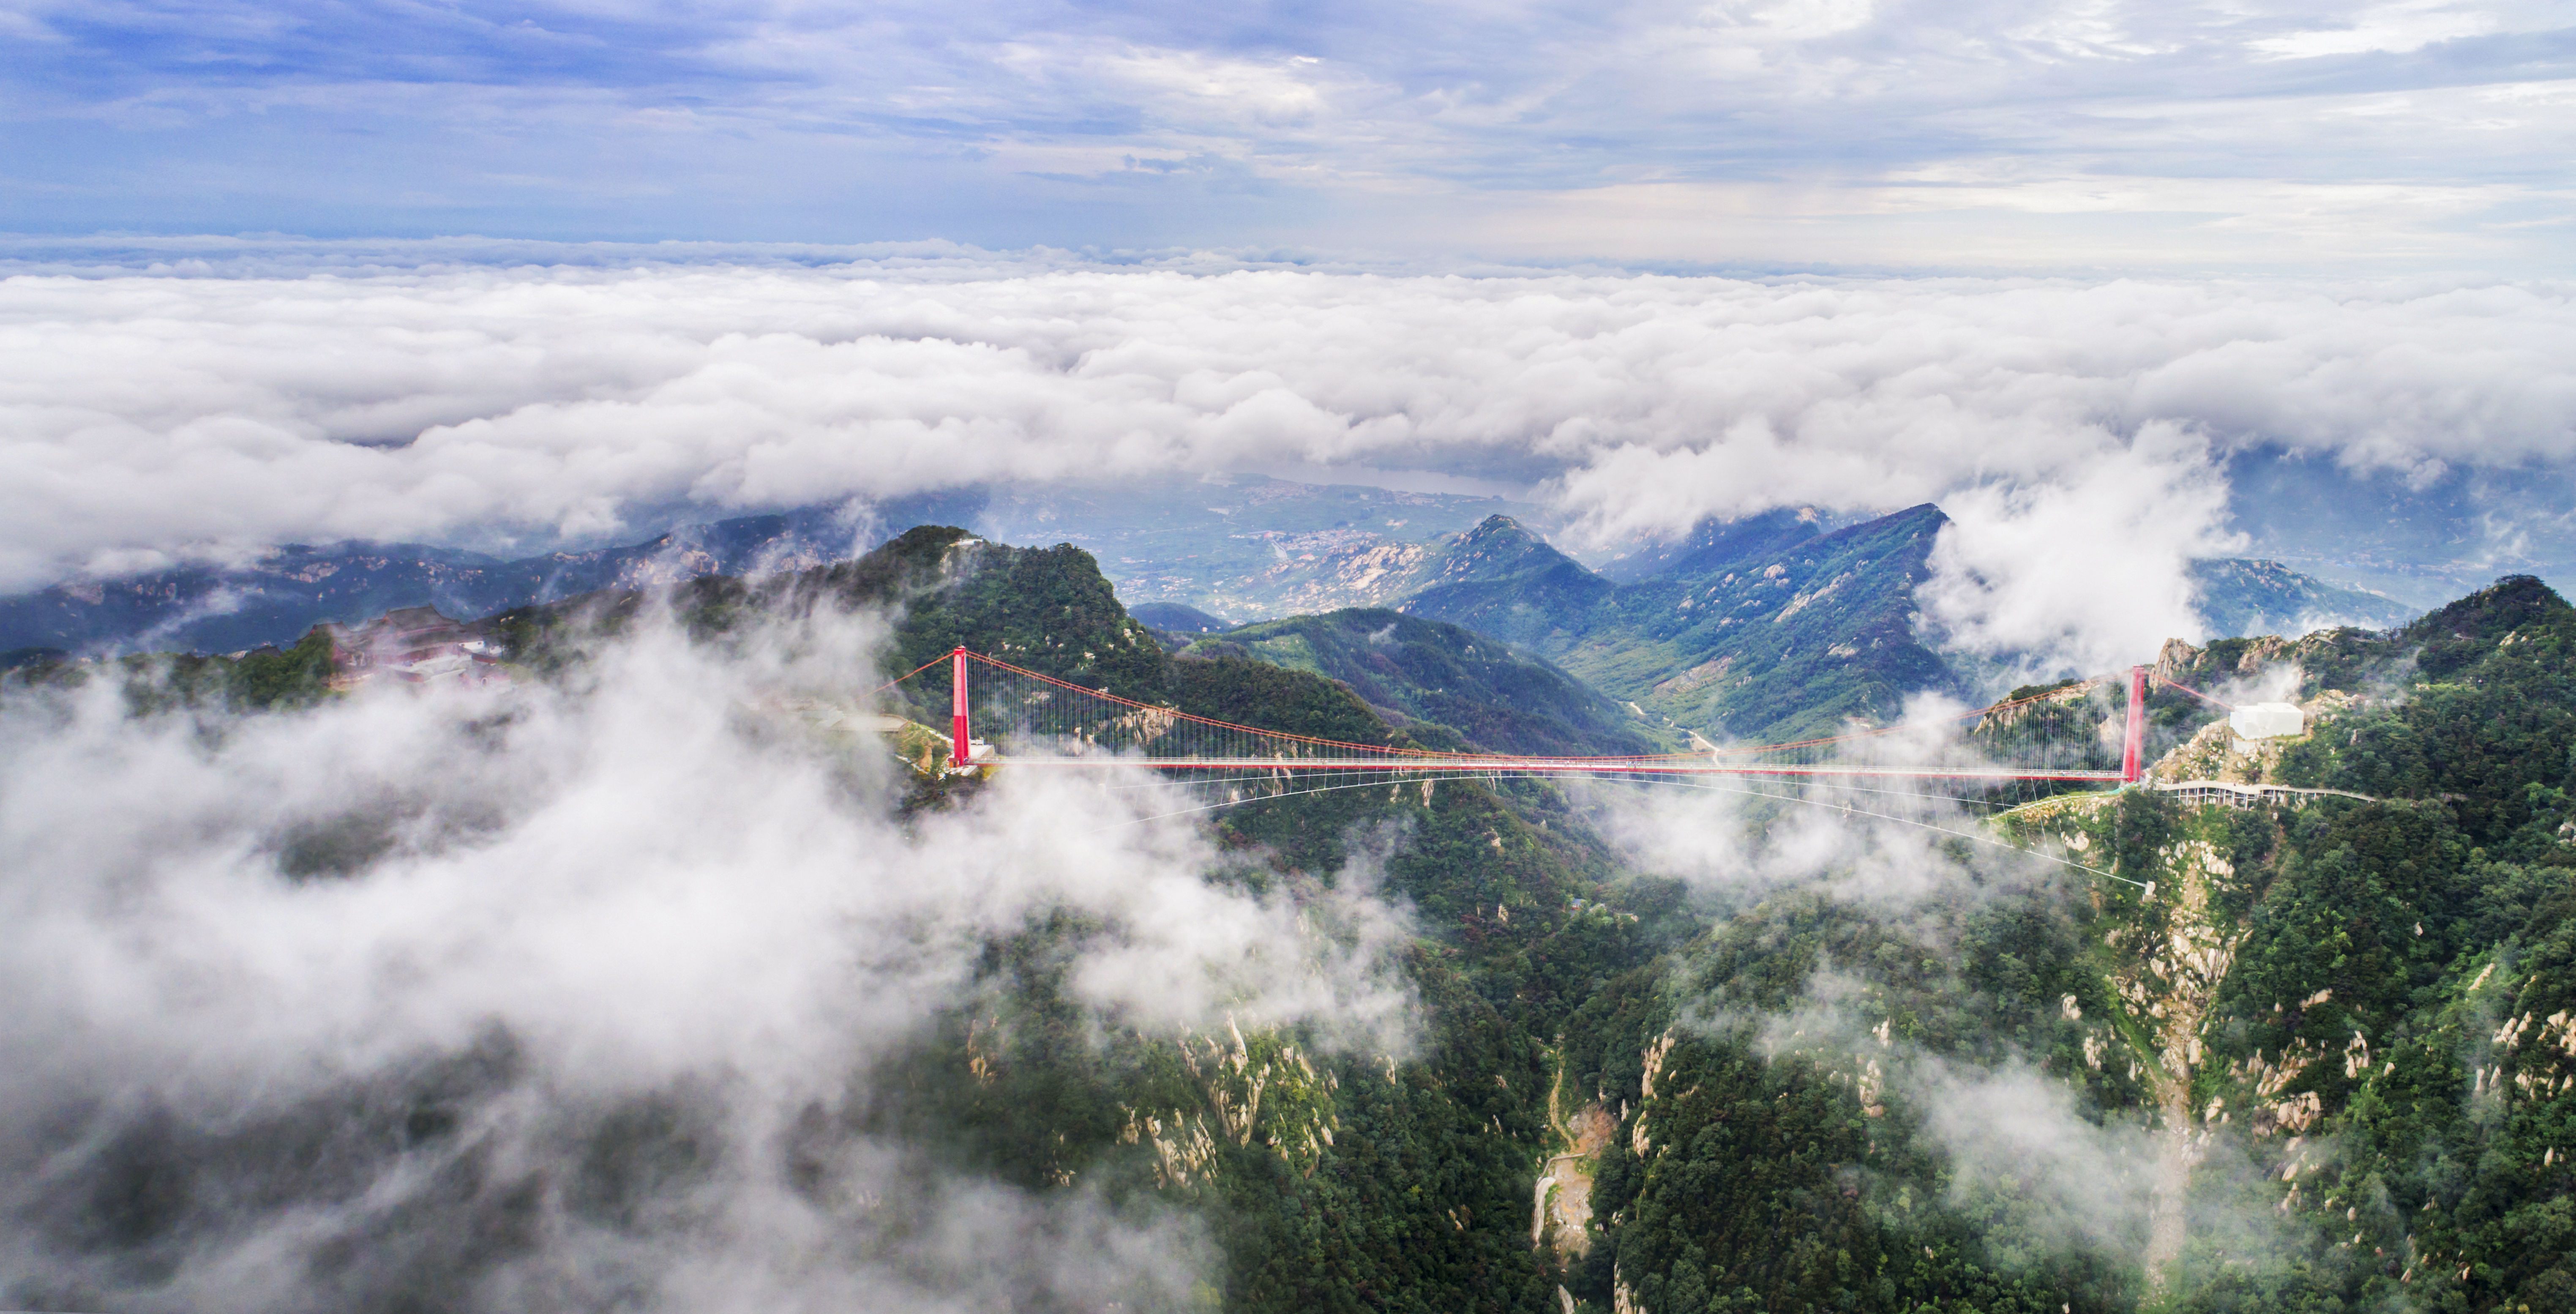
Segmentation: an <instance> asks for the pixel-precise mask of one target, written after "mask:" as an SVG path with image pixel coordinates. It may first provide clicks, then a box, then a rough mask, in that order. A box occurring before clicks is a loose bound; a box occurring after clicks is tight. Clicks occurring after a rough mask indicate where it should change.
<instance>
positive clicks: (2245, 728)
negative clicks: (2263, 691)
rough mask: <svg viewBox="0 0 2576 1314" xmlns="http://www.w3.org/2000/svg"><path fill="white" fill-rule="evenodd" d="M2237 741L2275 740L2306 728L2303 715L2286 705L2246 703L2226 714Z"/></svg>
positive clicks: (2306, 721)
mask: <svg viewBox="0 0 2576 1314" xmlns="http://www.w3.org/2000/svg"><path fill="white" fill-rule="evenodd" d="M2227 725H2228V728H2229V729H2231V730H2234V731H2235V732H2236V737H2237V738H2239V739H2277V738H2280V737H2281V736H2282V735H2294V734H2297V733H2299V732H2300V731H2302V730H2305V729H2307V728H2308V719H2307V716H2306V714H2305V713H2303V712H2301V711H2300V710H2299V709H2298V708H2296V707H2294V706H2292V705H2290V704H2288V703H2248V704H2246V705H2245V706H2243V707H2239V708H2237V709H2236V710H2235V711H2233V712H2230V713H2228V714H2227Z"/></svg>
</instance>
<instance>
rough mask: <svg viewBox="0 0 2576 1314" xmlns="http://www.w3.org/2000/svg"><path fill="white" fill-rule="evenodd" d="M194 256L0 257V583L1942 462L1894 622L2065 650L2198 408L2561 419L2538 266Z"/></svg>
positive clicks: (2168, 508)
mask: <svg viewBox="0 0 2576 1314" xmlns="http://www.w3.org/2000/svg"><path fill="white" fill-rule="evenodd" d="M629 250H632V248H629ZM411 254H412V255H413V256H414V257H415V258H430V257H434V256H435V255H436V254H437V250H436V249H435V248H425V249H424V250H423V251H415V252H412V253H411ZM236 255H238V253H236ZM583 258H584V259H585V260H589V261H594V262H595V261H596V260H597V254H596V253H586V254H584V255H583ZM207 268H210V269H212V270H214V271H215V272H216V273H219V274H220V275H221V276H184V270H174V269H172V268H170V267H162V268H159V269H150V270H142V271H134V270H118V269H113V268H109V269H91V270H86V271H80V272H29V273H23V274H20V275H18V276H15V277H11V278H8V279H6V280H0V360H5V361H7V362H8V364H7V365H6V366H5V368H0V464H5V466H6V468H7V469H9V470H10V472H11V478H9V479H8V480H6V481H0V588H7V589H26V588H32V587H38V586H42V585H44V584H47V583H51V582H54V581H56V580H58V579H61V578H64V577H66V576H68V575H71V574H73V573H76V572H93V573H117V572H120V571H129V570H134V569H140V568H146V567H151V566H155V565H159V564H164V563H167V562H169V561H171V560H174V559H178V558H183V557H192V556H193V557H222V556H225V555H235V556H238V555H242V554H247V553H251V552H255V551H257V550H259V549H260V548H262V547H265V546H267V545H270V544H275V543H279V542H285V541H307V542H310V541H334V540H340V539H375V540H389V541H390V540H429V541H449V542H461V541H468V540H471V541H476V542H487V543H488V542H492V541H495V540H494V538H493V536H494V535H496V534H516V535H520V536H521V539H520V540H519V541H523V542H527V543H543V542H553V541H561V540H564V539H567V538H576V539H578V538H587V539H590V540H593V541H596V540H597V539H598V538H599V537H600V536H603V535H611V534H615V533H619V532H628V531H643V532H657V531H658V530H659V529H660V528H661V527H662V526H661V525H660V524H658V523H650V524H647V523H636V522H630V521H629V520H628V519H627V517H628V516H629V515H632V514H634V513H635V512H636V509H637V508H642V507H651V508H668V507H670V506H672V505H674V504H686V505H693V506H697V507H702V508H704V509H706V510H708V511H710V512H722V511H731V510H740V509H753V508H766V507H777V506H789V505H806V504H813V503H818V502H828V501H833V500H837V499H843V498H861V499H869V498H880V497H887V496H894V495H899V494H905V493H911V492H918V491H923V490H930V489H937V488H944V487H953V486H958V485H964V484H970V483H977V482H982V481H990V480H1003V479H1022V480H1041V481H1044V480H1090V481H1097V480H1113V481H1114V480H1117V479H1120V478H1130V477H1140V476H1163V475H1171V474H1189V473H1194V472H1204V473H1215V472H1224V471H1236V470H1247V469H1250V470H1264V469H1293V470H1303V471H1312V470H1317V469H1325V470H1329V469H1333V468H1347V469H1375V470H1382V471H1385V470H1393V471H1415V472H1423V471H1428V472H1434V473H1436V474H1438V475H1440V476H1443V477H1449V478H1455V479H1467V480H1476V481H1482V482H1483V483H1484V484H1485V485H1487V486H1493V485H1500V486H1506V487H1510V488H1514V489H1518V490H1521V491H1522V492H1524V493H1525V494H1526V495H1528V496H1532V497H1535V498H1539V499H1541V500H1544V501H1546V502H1548V503H1551V504H1552V505H1554V506H1555V507H1556V508H1558V509H1559V510H1560V511H1561V512H1562V513H1563V514H1564V515H1565V516H1567V517H1568V518H1569V523H1570V524H1571V525H1572V528H1571V530H1570V531H1568V536H1569V539H1570V540H1572V541H1576V542H1578V543H1579V542H1601V541H1611V540H1615V539H1619V538H1622V537H1628V536H1634V535H1638V534H1669V533H1673V532H1677V531H1679V530H1682V529H1684V528H1687V527H1688V526H1689V525H1691V524H1692V523H1693V522H1695V521H1697V520H1698V519H1700V518H1702V517H1707V516H1731V515H1737V514H1742V513H1746V512H1751V511H1758V510H1761V509H1763V508H1766V507H1770V506H1776V505H1782V504H1817V505H1823V506H1827V507H1833V508H1842V509H1850V510H1888V509H1895V508H1899V507H1903V506H1907V505H1910V504H1913V503H1917V502H1923V501H1937V502H1939V503H1941V504H1942V505H1943V506H1944V507H1945V509H1947V510H1948V511H1949V512H1950V513H1951V515H1952V516H1953V517H1954V518H1955V520H1956V521H1957V524H1956V526H1955V528H1954V529H1953V530H1952V531H1951V532H1950V533H1949V534H1948V535H1946V536H1945V540H1944V542H1943V544H1942V548H1941V554H1940V558H1939V561H1940V566H1941V577H1940V579H1939V580H1937V581H1936V582H1935V584H1934V585H1933V586H1931V587H1929V588H1927V589H1926V591H1925V593H1924V597H1923V601H1924V605H1925V608H1926V611H1927V614H1928V615H1929V616H1930V618H1931V619H1933V620H1935V621H1937V622H1940V623H1942V624H1944V625H1945V626H1946V627H1947V628H1948V629H1949V631H1950V632H1951V634H1952V635H1953V636H1954V641H1956V642H1958V643H1960V644H1961V645H1963V646H1966V647H1970V648H1989V649H1993V650H1997V651H2008V650H2031V649H2045V648H2051V647H2054V648H2055V649H2057V650H2059V654H2058V655H2060V656H2062V657H2063V658H2064V659H2065V660H2067V661H2070V662H2075V663H2079V664H2081V663H2084V662H2087V661H2091V660H2094V659H2097V658H2098V659H2106V660H2127V659H2130V658H2132V657H2133V656H2134V654H2135V653H2137V652H2139V651H2141V650H2152V647H2153V646H2154V644H2155V643H2157V642H2158V641H2160V640H2161V639H2163V638H2164V637H2166V636H2169V635H2174V634H2191V633H2195V632H2196V622H2195V620H2194V618H2193V617H2192V615H2191V612H2190V605H2189V604H2190V589H2189V586H2188V584H2187V583H2186V582H2185V580H2184V579H2183V576H2182V566H2183V563H2184V562H2185V561H2186V560H2187V559H2189V558H2191V557H2193V556H2198V555H2211V554H2222V553H2224V552H2226V551H2229V550H2231V549H2232V548H2235V547H2237V546H2239V542H2238V540H2237V539H2236V538H2235V537H2234V536H2233V535H2232V534H2231V533H2230V531H2229V529H2228V527H2227V526H2228V523H2229V522H2228V499H2229V489H2228V487H2227V483H2226V480H2225V478H2224V476H2223V474H2222V471H2221V465H2220V463H2221V462H2222V461H2223V460H2224V458H2225V457H2226V456H2227V454H2228V453H2230V452H2232V451H2235V450H2238V449H2240V448H2242V447H2245V446H2248V445H2255V444H2260V445H2264V446H2266V447H2268V448H2270V449H2272V450H2276V451H2286V452H2289V453H2293V454H2297V455H2301V456H2304V457H2307V458H2310V459H2312V460H2314V461H2316V462H2318V463H2320V465H2322V466H2331V467H2339V468H2341V469H2345V470H2350V471H2377V472H2396V473H2399V474H2402V475H2403V476H2405V477H2407V478H2409V479H2413V480H2416V481H2418V482H2429V481H2431V480H2434V479H2437V478H2440V477H2441V476H2442V475H2444V474H2445V473H2446V472H2449V471H2453V470H2457V469H2462V468H2467V469H2475V470H2489V471H2510V470H2514V469H2521V468H2538V467H2544V466H2545V467H2549V468H2551V469H2553V470H2554V469H2557V468H2558V467H2559V465H2560V464H2561V463H2563V462H2564V460H2565V459H2566V457H2567V456H2568V454H2569V448H2570V434H2571V427H2570V426H2571V423H2576V367H2571V366H2570V365H2569V363H2568V362H2570V361H2571V360H2576V305H2571V301H2570V297H2569V295H2568V293H2567V291H2566V289H2563V288H2557V287H2551V286H2542V285H2516V284H2502V283H2482V284H2473V285H2463V284H2460V283H2457V282H2445V281H2413V282H2384V283H2375V284H2367V285H2362V284H2355V285H2347V286H2320V285H2299V284H2290V283H2254V282H2238V283H2223V282H2208V281H2196V282H2145V281H2135V280H2122V281H2114V282H2102V283H2087V282H2080V281H2043V280H2003V281H1981V280H1966V279H1881V280H1873V279H1825V278H1784V279H1728V278H1715V277H1667V276H1645V275H1587V274H1570V273H1522V274H1510V273H1489V274H1486V275H1484V276H1476V277H1468V276H1448V275H1441V276H1433V275H1420V274H1395V273H1372V272H1368V271H1366V270H1358V269H1350V270H1338V271H1334V272H1301V271H1297V270H1291V269H1281V268H1246V269H1236V270H1232V271H1227V270H1224V269H1222V268H1221V267H1219V266H1217V265H1210V264H1207V263H1205V262H1187V261H1183V262H1176V263H1175V265H1173V266H1171V267H1143V268H1118V267H1105V266H1100V265H1096V264H1086V263H1084V262H1082V261H1078V260H1072V259H1068V258H1062V257H1058V256H1051V255H1047V254H1045V253H1039V254H1037V255H1031V256H1027V257H1020V258H1002V257H991V256H984V255H981V254H978V253H965V254H959V253H958V252H957V251H956V249H954V248H949V249H946V250H945V251H943V252H933V253H931V254H930V255H929V256H927V257H921V258H913V257H881V258H876V259H869V260H860V261H854V262H845V263H837V264H812V265H798V264H789V263H783V262H779V261H769V262H764V263H716V264H693V263H676V264H674V263H664V264H634V265H631V266H628V267H614V265H613V262H612V264H611V265H610V266H607V267H603V266H602V265H600V264H598V263H585V264H567V263H557V264H551V265H537V264H508V265H490V264H444V265H428V266H420V267H414V268H393V267H386V266H382V265H376V266H359V267H354V268H349V269H343V270H337V271H331V272H321V273H315V272H313V266H312V264H311V263H310V262H309V261H307V262H305V263H301V264H299V263H296V262H295V261H291V260H286V259H283V258H279V259H275V260H271V261H269V262H268V263H267V264H263V263H262V261H261V260H260V259H258V258H235V259H232V260H231V261H229V262H228V263H225V262H219V263H218V264H217V265H215V266H209V267H207Z"/></svg>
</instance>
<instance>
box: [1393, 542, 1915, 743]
mask: <svg viewBox="0 0 2576 1314" xmlns="http://www.w3.org/2000/svg"><path fill="white" fill-rule="evenodd" d="M1796 523H1797V522H1794V521H1793V522H1792V524H1793V526H1794V525H1795V524H1796ZM1945 523H1947V520H1946V517H1944V516H1943V515H1942V514H1941V511H1940V508H1938V507H1934V506H1931V505H1929V504H1926V505H1924V506H1919V507H1914V508H1911V509H1909V510H1906V511H1900V512H1898V513H1896V514H1895V515H1892V516H1883V517H1880V518H1879V519H1877V520H1872V521H1868V522H1866V523H1863V524H1859V525H1852V526H1847V527H1845V528H1843V529H1838V530H1835V531H1833V532H1832V533H1828V534H1804V533H1796V532H1789V533H1784V534H1766V535H1747V536H1745V537H1744V538H1743V539H1741V540H1739V541H1740V543H1741V544H1742V546H1743V547H1744V548H1745V549H1746V550H1747V551H1748V553H1749V554H1748V555H1746V556H1743V557H1739V558H1736V559H1734V560H1732V561H1719V560H1716V559H1715V558H1714V556H1713V554H1711V553H1709V552H1705V551H1703V552H1701V553H1699V554H1697V555H1696V556H1694V557H1693V558H1692V561H1693V564H1694V565H1695V566H1696V568H1697V569H1698V570H1699V571H1700V572H1701V573H1699V574H1697V575H1693V576H1688V577H1679V576H1659V577H1655V578H1649V579H1644V580H1640V581H1638V582H1635V583H1631V584H1614V583H1612V582H1611V581H1609V580H1607V579H1604V578H1602V577H1601V576H1599V575H1597V574H1594V573H1593V572H1591V571H1589V570H1586V569H1585V568H1584V567H1583V566H1582V565H1581V563H1579V562H1576V561H1575V560H1574V559H1573V558H1571V557H1568V556H1566V555H1564V554H1563V553H1560V552H1557V551H1556V550H1555V549H1554V548H1551V547H1549V546H1547V544H1546V543H1545V541H1544V540H1541V539H1539V538H1538V537H1537V536H1536V535H1533V534H1531V533H1529V532H1528V531H1527V530H1525V529H1523V528H1521V527H1520V525H1518V524H1517V523H1515V522H1513V521H1511V520H1509V519H1508V518H1506V517H1502V516H1496V517H1493V518H1490V519H1488V520H1486V521H1485V522H1484V523H1483V524H1481V525H1478V526H1477V527H1476V528H1475V529H1474V530H1473V531H1471V532H1470V533H1469V534H1468V535H1466V536H1465V538H1463V539H1462V540H1461V541H1460V542H1459V544H1458V545H1457V547H1456V548H1455V549H1453V550H1452V551H1451V553H1450V555H1449V558H1448V563H1447V564H1446V565H1444V566H1443V567H1442V568H1441V570H1439V571H1438V572H1437V575H1436V580H1435V582H1432V583H1429V584H1427V585H1425V586H1423V587H1421V588H1419V589H1417V590H1416V591H1415V592H1413V593H1412V594H1411V595H1410V596H1409V597H1407V598H1406V599H1405V600H1404V601H1403V602H1402V603H1400V604H1399V606H1400V608H1401V609H1402V610H1404V611H1406V612H1408V613H1410V614H1413V615H1419V616H1429V617H1434V618H1436V619H1440V620H1445V621H1449V622H1452V623H1454V624H1458V625H1464V626H1466V627H1467V628H1469V629H1472V630H1476V631H1478V632H1480V633H1485V634H1491V635H1494V636H1496V637H1498V638H1501V639H1504V640H1507V641H1509V642H1513V643H1517V644H1521V645H1523V646H1525V647H1527V648H1530V649H1531V650H1533V651H1535V652H1538V653H1541V654H1544V655H1546V656H1549V657H1552V658H1554V659H1556V660H1557V661H1559V662H1561V663H1562V664H1563V665H1564V666H1565V668H1566V669H1567V670H1568V671H1571V672H1573V673H1574V674H1575V675H1577V676H1579V677H1581V678H1582V679H1584V680H1585V681H1587V682H1589V683H1591V684H1592V685H1593V686H1595V687H1596V688H1599V689H1600V690H1602V691H1603V692H1604V693H1607V694H1609V695H1610V696H1611V697H1613V698H1617V699H1624V700H1629V701H1633V702H1635V703H1637V704H1638V705H1639V706H1640V707H1642V708H1643V709H1645V711H1646V712H1647V713H1648V714H1649V715H1650V716H1653V717H1654V718H1656V719H1657V720H1658V721H1659V722H1669V723H1671V724H1674V725H1677V726H1680V727H1682V728H1684V729H1686V730H1696V731H1699V732H1701V733H1703V734H1706V735H1708V736H1710V737H1712V738H1714V737H1731V738H1760V737H1776V738H1795V737H1799V736H1802V735H1805V734H1809V733H1815V732H1820V731H1822V732H1830V731H1831V730H1832V729H1834V728H1835V727H1837V726H1838V725H1839V724H1840V723H1841V721H1842V720H1843V719H1844V718H1847V717H1865V718H1885V717H1889V716H1892V715H1893V714H1894V713H1895V712H1896V711H1897V709H1898V707H1899V706H1900V705H1901V704H1902V702H1903V700H1904V698H1905V697H1906V696H1907V695H1909V694H1911V693H1914V692H1916V691H1918V690H1921V689H1926V688H1947V687H1950V686H1951V685H1952V684H1953V683H1954V679H1953V677H1952V676H1951V674H1950V671H1949V668H1948V667H1947V666H1946V665H1945V664H1944V663H1943V662H1942V660H1941V658H1940V657H1939V656H1938V655H1936V654H1934V653H1933V652H1932V651H1931V650H1930V649H1929V648H1927V647H1925V646H1924V645H1923V644H1922V643H1921V642H1919V641H1918V640H1917V639H1916V638H1915V636H1914V632H1913V631H1914V616H1915V611H1914V603H1913V593H1914V587H1915V585H1917V584H1919V583H1920V582H1922V580H1923V579H1924V578H1925V577H1926V576H1927V575H1928V573H1929V569H1930V568H1929V565H1928V562H1929V558H1930V554H1931V550H1932V543H1933V541H1934V538H1935V536H1936V535H1937V534H1938V533H1939V531H1940V528H1941V526H1942V525H1943V524H1945ZM1783 540H1785V541H1787V543H1788V544H1789V545H1788V546H1786V547H1785V548H1783V547H1780V546H1779V544H1780V542H1781V541H1783Z"/></svg>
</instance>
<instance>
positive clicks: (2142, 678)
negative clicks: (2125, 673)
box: [2120, 666, 2147, 785]
mask: <svg viewBox="0 0 2576 1314" xmlns="http://www.w3.org/2000/svg"><path fill="white" fill-rule="evenodd" d="M2146 751H2147V668H2146V667H2143V666H2132V667H2130V668H2129V734H2128V738H2127V741H2126V742H2125V743H2124V744H2123V745H2122V746H2121V749H2120V782H2121V783H2122V784H2128V785H2134V784H2136V783H2138V781H2139V779H2140V778H2141V777H2143V776H2145V774H2146V770H2145V767H2144V765H2143V764H2142V763H2141V762H2140V760H2139V759H2141V758H2143V757H2144V756H2146Z"/></svg>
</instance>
